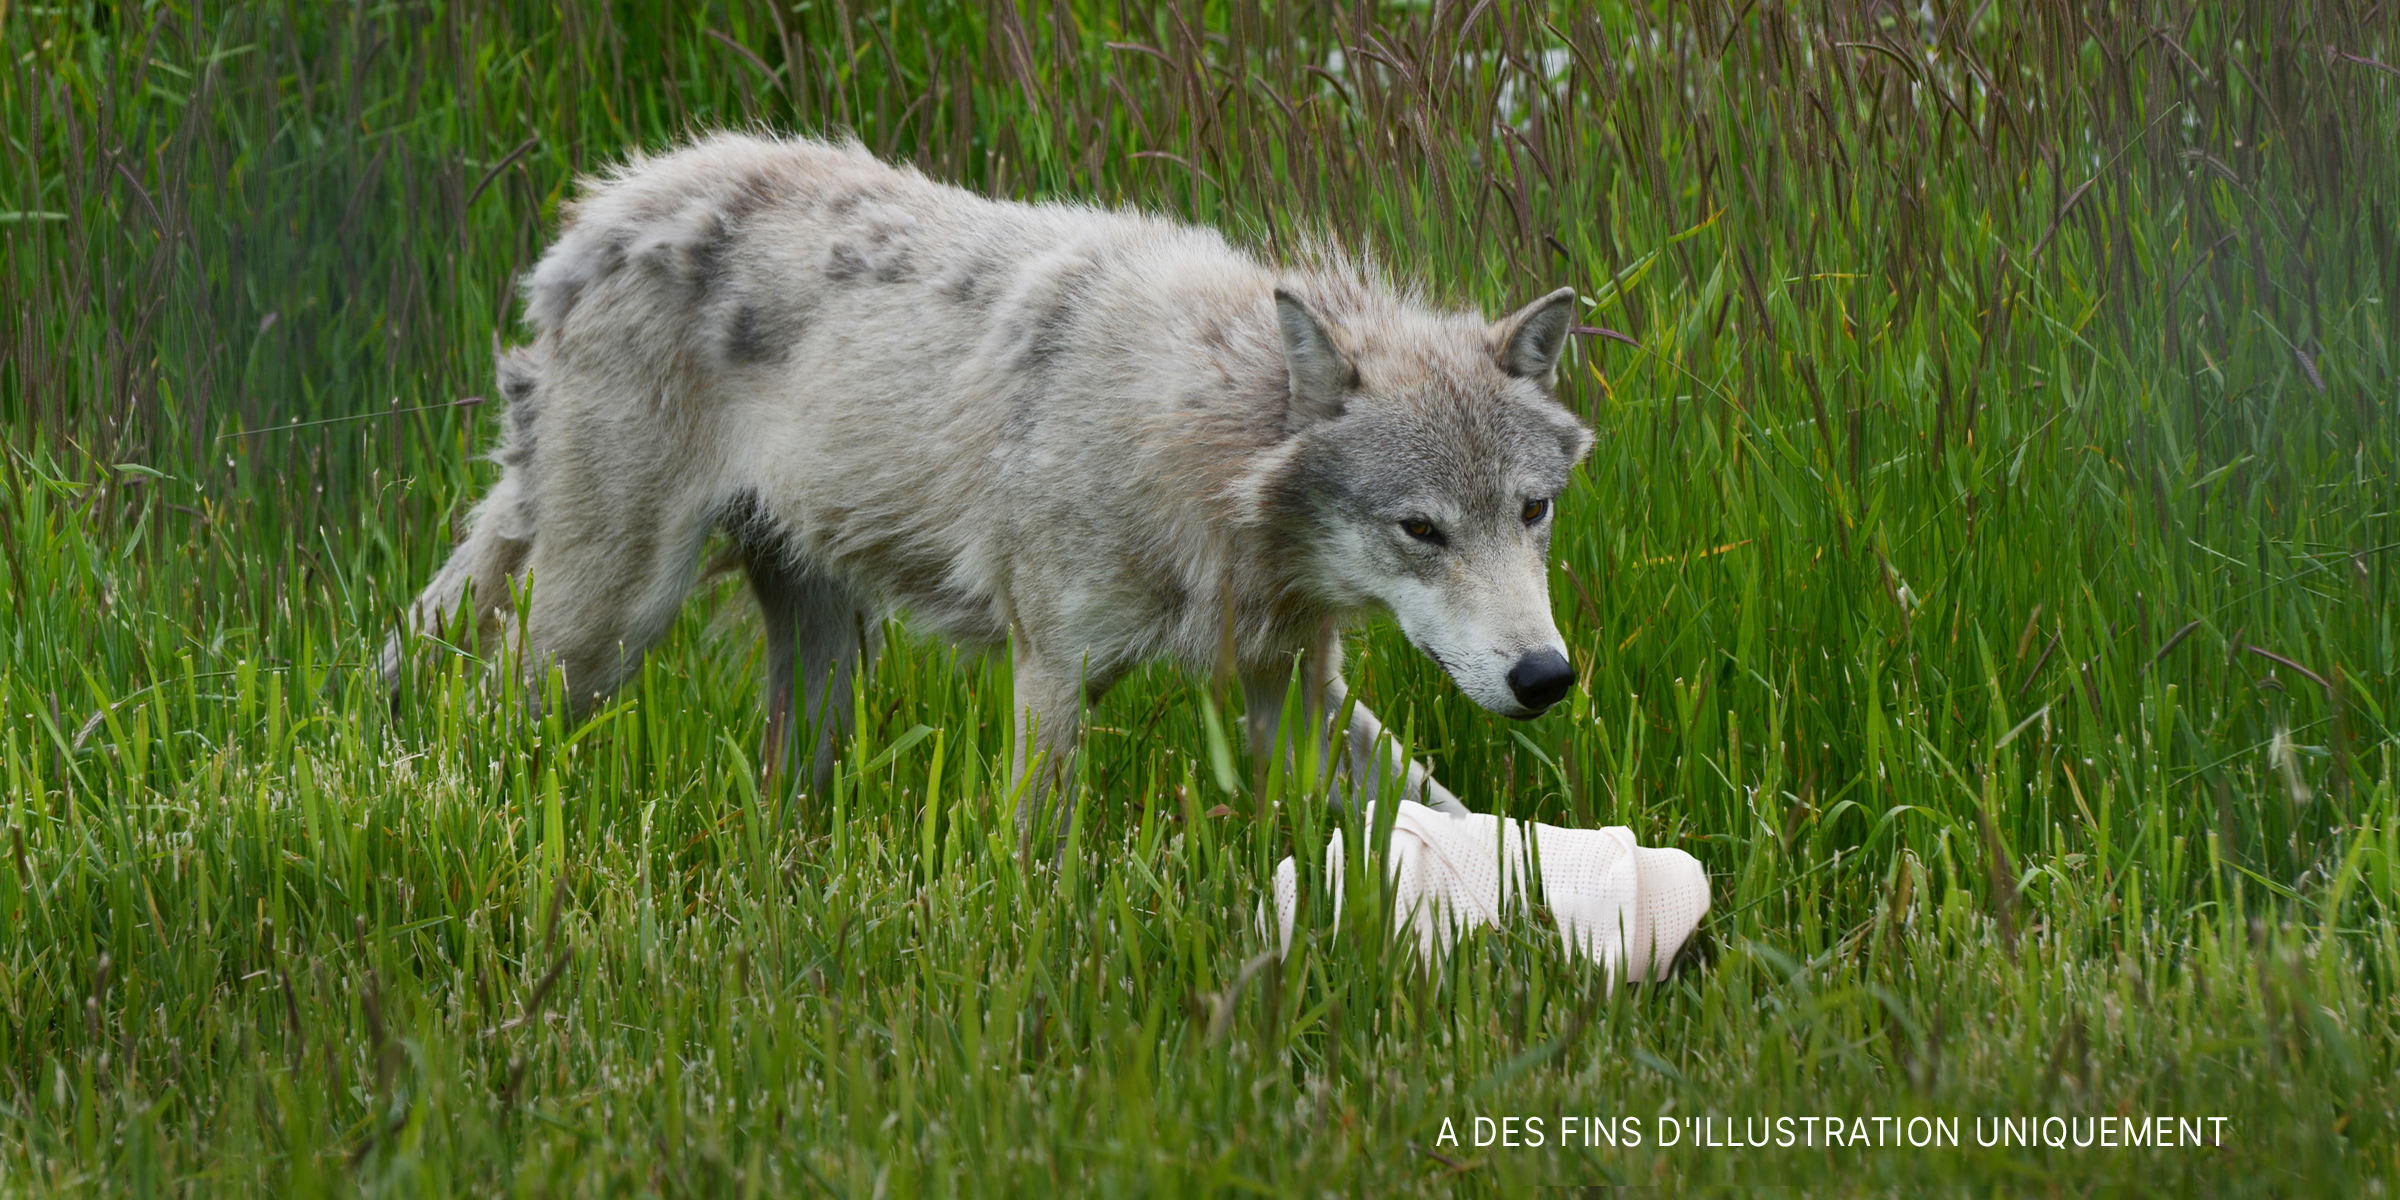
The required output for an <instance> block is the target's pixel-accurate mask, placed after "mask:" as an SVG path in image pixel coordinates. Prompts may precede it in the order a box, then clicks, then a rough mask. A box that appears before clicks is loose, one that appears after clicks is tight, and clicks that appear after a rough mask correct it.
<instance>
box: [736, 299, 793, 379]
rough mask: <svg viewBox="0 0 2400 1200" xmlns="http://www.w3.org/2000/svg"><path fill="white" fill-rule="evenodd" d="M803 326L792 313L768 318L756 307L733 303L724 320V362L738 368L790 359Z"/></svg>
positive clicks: (768, 316) (748, 304)
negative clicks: (730, 311)
mask: <svg viewBox="0 0 2400 1200" xmlns="http://www.w3.org/2000/svg"><path fill="white" fill-rule="evenodd" d="M805 324H806V323H805V321H804V320H803V319H802V318H801V317H800V316H799V315H798V314H796V313H786V314H776V315H770V314H769V313H767V312H766V311H765V310H764V309H762V308H761V307H760V306H759V305H757V304H752V303H749V302H747V301H745V302H743V303H741V304H737V305H735V306H734V310H733V312H732V314H731V315H730V316H729V317H727V318H726V321H725V361H726V362H727V363H729V364H731V365H734V366H740V367H750V366H759V365H762V364H772V363H780V362H782V361H784V360H785V359H786V358H789V357H790V356H791V352H792V344H793V343H795V342H797V341H799V340H800V335H801V332H802V330H803V329H804V328H805Z"/></svg>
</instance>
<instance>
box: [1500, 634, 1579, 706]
mask: <svg viewBox="0 0 2400 1200" xmlns="http://www.w3.org/2000/svg"><path fill="white" fill-rule="evenodd" d="M1574 686H1575V668H1574V667H1572V666H1570V665H1568V663H1567V656H1566V655H1564V654H1561V653H1559V652H1558V651H1556V650H1546V649H1545V650H1534V651H1530V652H1528V653H1527V654H1526V655H1525V656H1524V657H1523V658H1520V659H1518V660H1517V665H1515V666H1513V667H1510V668H1509V669H1508V690H1509V691H1511V692H1514V693H1516V697H1517V703H1519V704H1522V705H1524V706H1525V707H1527V708H1530V709H1532V710H1533V711H1534V712H1536V713H1539V712H1541V711H1542V710H1543V709H1545V708H1548V707H1550V706H1551V705H1553V704H1556V703H1558V700H1559V697H1561V696H1564V695H1566V694H1567V689H1568V688H1571V687H1574Z"/></svg>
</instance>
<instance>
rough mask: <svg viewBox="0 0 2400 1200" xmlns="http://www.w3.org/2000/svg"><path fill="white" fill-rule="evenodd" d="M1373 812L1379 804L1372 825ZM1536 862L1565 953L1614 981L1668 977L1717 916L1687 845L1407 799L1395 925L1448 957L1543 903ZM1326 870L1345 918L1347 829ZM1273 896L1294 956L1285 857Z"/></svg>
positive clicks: (1291, 885) (1399, 840)
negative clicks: (1461, 812)
mask: <svg viewBox="0 0 2400 1200" xmlns="http://www.w3.org/2000/svg"><path fill="white" fill-rule="evenodd" d="M1374 819H1375V810H1374V808H1373V806H1372V805H1370V806H1369V807H1368V809H1367V812H1366V820H1367V823H1368V824H1369V825H1370V826H1372V824H1373V823H1374ZM1529 831H1530V837H1529V836H1528V835H1529ZM1529 840H1530V842H1531V845H1530V846H1528V844H1527V843H1528V841H1529ZM1528 860H1530V861H1531V862H1532V863H1536V864H1538V865H1539V871H1540V878H1541V891H1540V895H1539V897H1538V899H1539V901H1540V902H1541V903H1545V904H1547V905H1549V908H1550V913H1551V916H1552V917H1553V918H1555V919H1556V921H1557V923H1558V932H1559V937H1560V938H1561V939H1562V940H1563V941H1564V942H1565V943H1566V947H1567V951H1568V952H1569V953H1570V954H1582V955H1584V956H1586V957H1588V958H1590V959H1592V960H1593V961H1594V962H1597V963H1599V964H1600V965H1601V967H1602V968H1603V969H1605V970H1606V971H1607V972H1608V974H1609V977H1610V978H1611V979H1615V978H1617V977H1618V976H1619V975H1622V976H1623V977H1625V978H1627V979H1631V980H1635V981H1649V980H1656V979H1663V978H1665V977H1666V973H1667V967H1668V966H1669V965H1670V964H1671V963H1673V962H1674V961H1675V952H1676V951H1677V950H1680V949H1681V948H1682V947H1683V943H1684V942H1685V941H1686V940H1687V939H1689V938H1690V937H1691V936H1692V932H1693V931H1694V930H1696V929H1698V928H1699V927H1700V918H1701V917H1702V916H1703V915H1705V914H1706V913H1707V912H1708V872H1707V871H1706V870H1704V869H1702V868H1701V866H1700V861H1699V860H1698V859H1695V858H1693V857H1692V856H1691V855H1689V854H1686V853H1684V852H1683V851H1681V850H1669V849H1658V848H1653V847H1648V846H1642V845H1638V844H1636V843H1635V842H1634V840H1633V831H1632V830H1630V829H1627V828H1626V827H1624V826H1622V825H1611V826H1608V827H1607V828H1605V829H1562V828H1560V827H1558V826H1555V825H1541V824H1534V823H1529V822H1523V821H1512V820H1509V819H1507V818H1505V817H1496V816H1493V815H1491V814H1489V813H1470V814H1468V815H1466V816H1451V815H1449V814H1447V813H1444V812H1441V811H1439V810H1436V809H1431V808H1427V807H1425V806H1424V805H1422V804H1418V803H1416V802H1415V801H1413V800H1403V801H1401V802H1400V808H1399V811H1398V812H1397V813H1395V814H1393V820H1392V841H1391V850H1390V852H1389V855H1388V857H1387V859H1386V862H1385V870H1386V872H1387V874H1388V875H1389V877H1390V879H1391V882H1392V924H1393V928H1394V929H1395V930H1396V931H1398V932H1399V933H1400V934H1401V935H1403V936H1407V935H1409V934H1410V933H1412V932H1413V933H1414V935H1415V937H1416V942H1417V950H1418V952H1419V953H1420V954H1421V955H1423V956H1424V957H1425V959H1426V960H1427V961H1429V962H1430V961H1434V960H1437V959H1439V958H1440V957H1441V956H1442V955H1444V954H1446V953H1448V952H1449V950H1450V947H1451V946H1452V945H1454V944H1455V943H1456V941H1457V939H1458V937H1459V935H1461V934H1464V933H1466V932H1467V931H1469V930H1471V929H1475V928H1477V927H1479V926H1483V925H1495V924H1498V923H1499V921H1500V919H1501V914H1502V912H1503V911H1504V910H1505V909H1506V907H1507V906H1508V905H1509V904H1510V903H1511V902H1512V901H1515V902H1516V903H1518V904H1519V905H1520V906H1522V905H1530V904H1532V903H1535V902H1536V897H1535V896H1533V895H1531V894H1528V889H1527V888H1526V880H1527V878H1528V875H1529V873H1528V871H1527V869H1526V868H1527V865H1528ZM1325 877H1326V887H1327V890H1328V891H1329V892H1330V893H1331V894H1332V897H1333V912H1334V917H1335V919H1336V920H1337V921H1338V920H1339V919H1340V917H1341V911H1342V833H1341V831H1340V830H1338V829H1337V830H1335V831H1334V833H1333V838H1332V840H1331V841H1330V842H1328V843H1327V844H1326V847H1325ZM1274 893H1275V917H1276V924H1277V928H1278V931H1279V934H1280V937H1279V940H1278V943H1277V945H1278V947H1279V953H1281V954H1283V955H1285V956H1289V955H1290V954H1291V949H1292V920H1293V914H1294V912H1295V911H1296V909H1297V907H1298V901H1299V871H1298V869H1297V868H1296V867H1295V866H1294V865H1293V861H1292V860H1291V859H1289V858H1286V859H1284V860H1283V861H1282V862H1281V863H1278V864H1276V867H1275V880H1274ZM1260 915H1261V916H1262V917H1263V916H1264V915H1265V914H1264V913H1261V914H1260Z"/></svg>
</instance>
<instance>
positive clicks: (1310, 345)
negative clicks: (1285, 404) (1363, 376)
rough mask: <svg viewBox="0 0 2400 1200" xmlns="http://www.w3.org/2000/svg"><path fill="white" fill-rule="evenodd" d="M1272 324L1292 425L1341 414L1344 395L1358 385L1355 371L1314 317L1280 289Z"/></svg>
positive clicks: (1315, 316) (1323, 326) (1276, 295)
mask: <svg viewBox="0 0 2400 1200" xmlns="http://www.w3.org/2000/svg"><path fill="white" fill-rule="evenodd" d="M1275 324H1276V325H1277V327H1279V328H1280V329H1281V330H1282V332H1283V365H1284V368H1285V369H1286V370H1288V371H1290V372H1291V378H1292V415H1293V417H1294V418H1296V419H1295V420H1294V421H1293V425H1294V426H1295V427H1297V426H1299V425H1302V424H1306V423H1308V422H1311V421H1323V420H1328V419H1331V418H1333V417H1338V416H1340V415H1342V405H1343V402H1344V400H1345V399H1346V397H1347V393H1348V392H1349V390H1350V389H1351V388H1354V387H1357V386H1358V368H1356V367H1354V366H1351V365H1350V360H1349V359H1347V358H1344V357H1342V352H1341V351H1340V350H1337V349H1335V348H1334V345H1333V338H1332V337H1331V336H1330V335H1328V334H1327V333H1326V332H1325V325H1324V323H1323V322H1321V321H1319V320H1317V314H1315V313H1313V312H1310V311H1309V310H1308V305H1307V304H1305V303H1302V302H1301V300H1300V297H1298V296H1295V295H1293V294H1291V293H1290V292H1288V291H1286V290H1284V289H1282V288H1276V289H1275Z"/></svg>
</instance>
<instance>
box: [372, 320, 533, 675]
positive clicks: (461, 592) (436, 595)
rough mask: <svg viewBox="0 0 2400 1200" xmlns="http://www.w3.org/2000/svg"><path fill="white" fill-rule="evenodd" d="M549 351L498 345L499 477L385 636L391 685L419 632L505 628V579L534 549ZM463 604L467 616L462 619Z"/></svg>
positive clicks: (480, 635) (508, 598)
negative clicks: (502, 408) (502, 421)
mask: <svg viewBox="0 0 2400 1200" xmlns="http://www.w3.org/2000/svg"><path fill="white" fill-rule="evenodd" d="M547 357H548V356H547V354H546V353H545V351H544V348H543V344H542V343H539V342H537V343H536V344H535V345H533V346H520V347H516V348H514V349H511V350H506V351H503V352H501V355H500V362H499V375H500V394H501V395H502V396H504V397H506V398H507V401H508V424H507V427H506V430H505V432H503V433H502V434H501V439H500V445H499V448H498V449H496V450H494V451H493V452H492V460H493V461H494V462H497V463H499V464H500V466H501V468H502V471H501V475H500V482H499V483H497V484H495V485H493V487H492V490H491V491H490V492H489V493H488V494H486V495H485V496H484V498H483V500H482V502H481V503H479V504H477V505H476V506H475V507H474V509H473V510H472V511H470V512H469V513H468V514H467V518H466V537H465V538H464V539H463V540H461V541H460V542H459V543H458V546H457V547H456V548H455V549H453V550H451V552H450V557H449V559H448V560H447V561H445V562H444V563H443V564H442V569H441V570H440V571H437V572H435V573H434V576H433V581H432V582H431V583H428V584H426V585H425V590H424V591H423V592H420V593H418V595H417V598H416V600H415V601H414V602H413V603H411V604H410V605H409V606H408V613H407V618H406V621H405V624H404V625H403V627H402V628H400V629H397V630H394V631H393V633H392V635H391V637H390V638H388V639H386V640H385V642H384V646H383V656H382V662H381V666H382V668H383V678H384V683H385V684H386V685H387V686H389V687H392V688H394V689H397V688H398V687H399V685H400V672H401V669H402V667H403V665H404V664H405V661H406V658H407V653H408V645H409V643H410V642H411V641H412V640H414V639H415V638H417V637H420V636H427V635H430V636H433V637H444V636H449V635H451V634H456V635H457V636H459V637H461V638H472V639H476V640H478V641H480V642H482V643H483V644H484V645H486V646H490V645H494V644H496V643H494V642H493V639H494V638H495V637H501V636H505V634H506V633H507V631H508V627H509V625H510V624H511V622H510V621H509V620H508V619H507V618H508V616H509V613H510V611H511V609H512V606H513V601H514V596H513V594H512V592H511V590H510V581H511V580H512V579H514V578H515V576H516V575H517V574H518V572H520V571H521V570H523V568H524V566H525V558H526V555H527V554H528V552H530V551H531V550H532V548H533V529H534V518H535V508H534V496H535V488H534V478H535V472H536V470H537V467H536V465H535V458H534V451H535V448H536V447H537V446H538V445H539V444H540V442H539V437H538V430H539V428H540V424H541V421H540V418H541V411H542V374H543V367H544V360H545V359H546V358H547ZM470 606H471V607H470ZM462 610H466V611H467V612H469V613H470V614H471V619H470V620H466V621H462V620H461V613H462Z"/></svg>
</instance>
